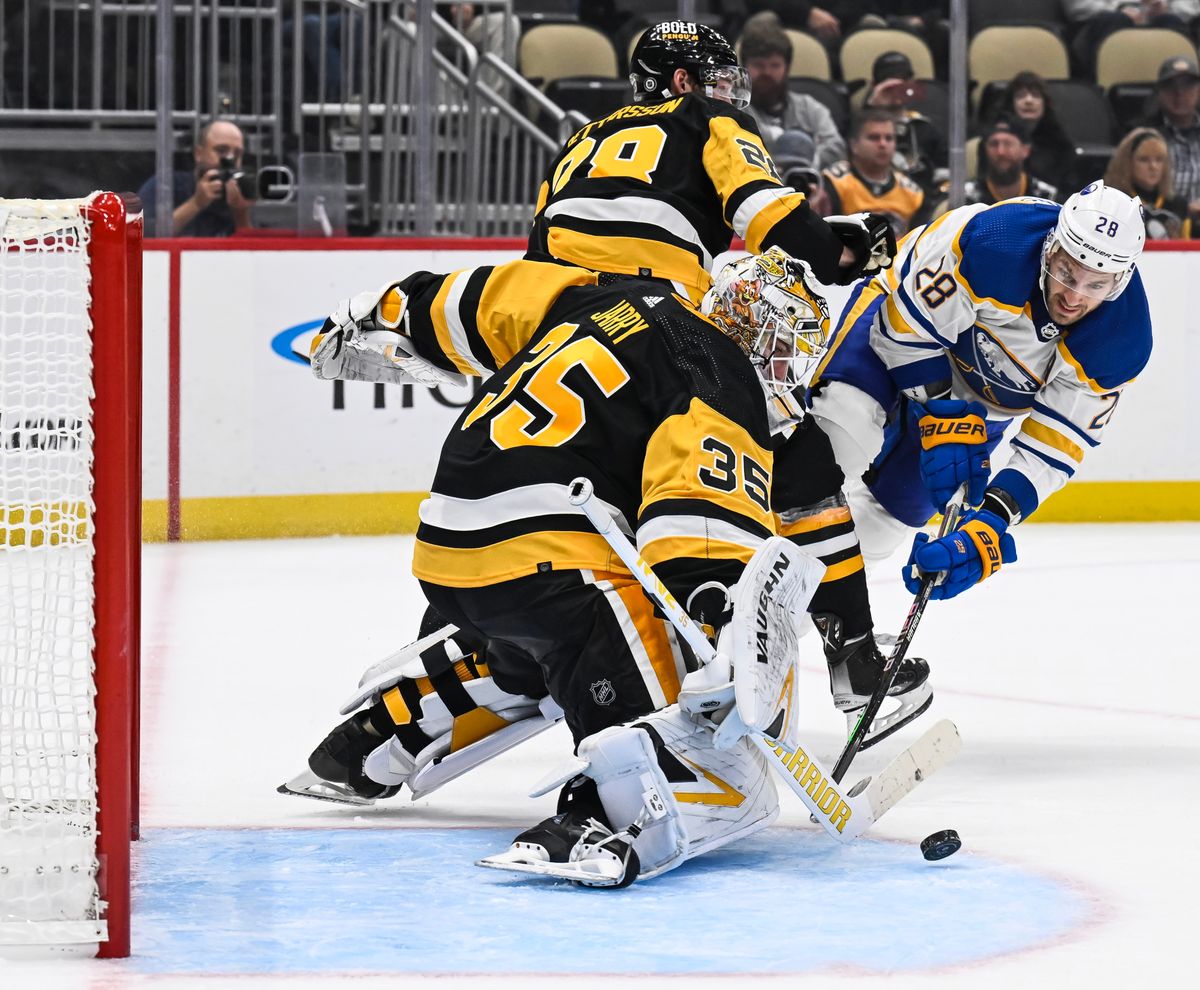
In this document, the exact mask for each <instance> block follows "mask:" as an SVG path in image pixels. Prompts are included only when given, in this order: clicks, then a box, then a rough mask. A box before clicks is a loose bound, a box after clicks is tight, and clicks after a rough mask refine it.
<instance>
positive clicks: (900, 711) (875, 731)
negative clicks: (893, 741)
mask: <svg viewBox="0 0 1200 990" xmlns="http://www.w3.org/2000/svg"><path fill="white" fill-rule="evenodd" d="M932 704H933V690H932V689H930V691H929V693H928V695H926V697H925V700H924V701H921V702H919V703H917V704H916V706H915V707H913V706H912V705H907V706H905V705H902V706H901V707H899V708H897V709H896V710H895V711H894V712H892V713H891V714H890V715H886V716H884V717H883V718H879V717H876V719H875V721H874V722H872V723H871V728H870V729H869V730H867V734H866V736H865V737H864V739H863V741H862V745H860V746H859V747H858V748H859V751H860V752H861V751H862V750H864V749H870V748H871V747H872V746H874V745H875V744H876V743H881V742H883V741H884V740H885V739H886V738H887V737H888V736H890V735H892V734H893V733H896V732H899V731H900V730H901V729H903V728H904V727H905V726H906V725H908V724H909V723H910V722H915V721H916V720H917V719H918V718H920V717H921V716H922V715H924V714H925V713H926V712H927V711H929V706H930V705H932ZM857 718H858V716H857V714H856V713H848V714H847V716H846V723H847V725H848V727H849V730H850V731H851V732H853V731H854V722H855V721H856V720H857Z"/></svg>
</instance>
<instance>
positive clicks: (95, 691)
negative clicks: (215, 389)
mask: <svg viewBox="0 0 1200 990" xmlns="http://www.w3.org/2000/svg"><path fill="white" fill-rule="evenodd" d="M141 241H142V218H141V206H140V204H139V203H138V201H137V199H136V198H135V197H129V196H121V195H118V194H115V193H94V194H92V195H91V196H89V197H87V198H85V199H81V200H53V201H47V200H0V958H3V957H4V956H5V955H18V954H26V953H27V952H30V951H33V952H45V951H50V952H54V953H64V954H88V953H92V952H96V953H97V954H99V955H101V956H127V955H128V954H129V927H130V926H129V887H130V878H129V859H130V857H129V851H130V841H131V839H132V838H135V837H136V831H137V785H138V774H137V721H138V704H137V698H138V660H139V626H140V600H141V573H140V562H141V277H142V274H141V273H142V265H141V246H142V245H141Z"/></svg>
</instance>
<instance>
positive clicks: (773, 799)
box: [479, 705, 779, 887]
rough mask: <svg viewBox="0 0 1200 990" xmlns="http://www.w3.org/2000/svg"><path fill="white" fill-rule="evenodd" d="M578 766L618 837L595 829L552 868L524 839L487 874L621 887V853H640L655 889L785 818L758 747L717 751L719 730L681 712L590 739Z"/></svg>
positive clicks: (489, 862)
mask: <svg viewBox="0 0 1200 990" xmlns="http://www.w3.org/2000/svg"><path fill="white" fill-rule="evenodd" d="M580 764H582V765H583V766H584V770H583V772H584V773H585V774H586V775H587V776H588V777H591V778H592V779H593V780H594V781H595V782H596V790H597V793H598V795H599V797H600V801H601V804H602V805H603V808H604V817H605V818H607V819H608V822H609V824H610V825H611V826H612V829H611V830H609V829H608V828H607V827H605V826H603V825H601V824H600V823H598V822H596V821H594V820H589V823H588V827H587V829H586V831H585V832H584V834H583V835H581V836H580V837H579V838H578V840H577V841H576V844H575V845H574V847H572V849H571V851H570V855H569V856H567V857H562V856H559V857H558V858H557V859H554V860H552V859H551V858H550V856H548V855H547V850H546V849H545V847H543V846H541V845H539V844H538V843H536V842H522V841H520V839H518V840H517V841H516V842H514V843H513V845H512V846H511V847H510V848H509V849H507V850H506V851H505V852H502V853H499V854H497V855H495V856H488V857H487V858H485V859H482V860H480V861H479V865H480V866H486V867H490V868H492V869H499V870H512V871H514V872H518V873H534V874H538V875H541V876H549V877H555V878H559V879H566V880H572V881H574V882H576V883H580V884H583V885H585V886H589V887H612V886H624V885H625V884H627V883H630V882H632V879H633V878H629V877H627V876H626V875H625V867H626V865H628V863H629V862H631V861H632V860H626V859H624V858H623V857H622V856H621V855H620V849H621V847H622V845H623V844H629V845H631V846H632V847H633V850H634V852H635V853H636V861H637V862H638V864H639V872H638V874H637V877H636V879H638V880H649V879H651V878H653V877H656V876H659V875H660V874H662V873H666V872H667V871H668V870H671V869H674V868H675V867H677V866H679V865H680V864H681V863H684V862H686V861H687V860H689V859H692V858H693V857H695V856H699V855H700V854H701V853H705V852H709V851H710V850H713V849H719V848H720V847H722V846H725V845H728V844H729V843H731V842H734V841H735V840H737V839H740V838H743V837H745V836H747V835H751V834H753V833H754V832H757V831H759V830H760V829H764V828H766V827H767V826H768V825H770V824H771V822H773V821H774V820H775V817H776V816H777V815H778V813H779V798H778V796H777V794H776V792H775V785H774V782H773V781H772V779H771V777H770V775H769V774H768V773H767V764H766V761H765V760H764V758H763V757H762V756H761V755H760V754H759V753H758V752H757V751H756V750H755V749H754V747H753V746H752V745H750V744H749V743H748V742H747V741H745V740H741V741H739V742H738V743H737V744H736V745H735V746H734V747H733V748H731V749H729V750H724V751H722V750H717V749H715V748H714V747H713V745H712V730H711V729H710V728H708V727H705V726H701V725H699V724H697V723H696V722H695V721H694V720H692V719H691V718H689V717H688V716H687V715H686V714H685V713H683V712H682V711H680V709H679V708H678V706H676V705H672V706H671V707H669V708H665V709H663V710H662V711H658V712H655V713H654V714H652V715H647V716H645V717H644V718H640V719H637V720H636V721H635V722H631V723H629V724H627V725H619V726H614V727H613V728H610V729H604V730H602V731H601V732H597V733H595V734H594V735H591V736H588V737H587V738H586V739H584V740H583V742H581V743H580V744H579V760H578V761H577V763H576V766H578V765H580ZM568 810H570V809H569V808H568ZM522 834H523V835H528V833H522Z"/></svg>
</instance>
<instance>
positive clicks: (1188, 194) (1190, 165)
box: [1144, 56, 1200, 213]
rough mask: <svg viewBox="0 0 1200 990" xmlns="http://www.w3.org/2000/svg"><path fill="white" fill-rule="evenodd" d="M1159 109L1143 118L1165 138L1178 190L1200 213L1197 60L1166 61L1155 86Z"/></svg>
mask: <svg viewBox="0 0 1200 990" xmlns="http://www.w3.org/2000/svg"><path fill="white" fill-rule="evenodd" d="M1155 95H1156V96H1157V99H1158V109H1157V110H1155V112H1154V113H1153V114H1151V116H1150V117H1149V119H1147V120H1146V121H1144V123H1145V125H1146V126H1147V127H1153V128H1155V129H1156V130H1157V131H1159V133H1161V134H1162V136H1163V137H1164V138H1165V139H1166V142H1167V151H1168V152H1169V153H1170V156H1171V173H1172V175H1174V177H1175V191H1176V192H1177V193H1178V194H1179V195H1180V196H1182V197H1183V198H1184V199H1186V200H1187V201H1188V204H1189V206H1188V208H1189V210H1190V212H1191V213H1200V113H1198V112H1197V106H1198V105H1200V71H1197V68H1196V61H1195V59H1191V58H1187V57H1182V56H1176V57H1175V58H1169V59H1167V60H1166V61H1165V62H1163V64H1162V66H1161V67H1160V68H1159V70H1158V85H1157V86H1156V88H1155Z"/></svg>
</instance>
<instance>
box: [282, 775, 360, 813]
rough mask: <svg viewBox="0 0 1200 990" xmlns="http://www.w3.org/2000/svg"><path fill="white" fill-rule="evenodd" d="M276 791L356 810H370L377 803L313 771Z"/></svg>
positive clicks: (296, 777) (299, 776) (286, 783)
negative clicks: (352, 807)
mask: <svg viewBox="0 0 1200 990" xmlns="http://www.w3.org/2000/svg"><path fill="white" fill-rule="evenodd" d="M275 791H276V793H277V794H293V795H295V796H296V797H306V798H312V799H313V800H314V801H331V802H333V803H334V804H348V805H352V806H354V807H356V808H369V807H370V806H371V805H373V804H374V803H375V798H365V797H361V796H360V795H358V794H355V793H354V792H353V791H352V790H350V788H348V787H346V786H344V785H342V784H331V783H330V782H329V781H328V780H323V779H322V778H320V777H318V776H317V775H316V774H315V773H313V772H312V771H311V770H305V771H304V773H301V774H297V775H296V776H295V777H293V778H292V779H291V780H289V781H286V782H285V783H282V784H280V785H279V786H278V787H276V788H275Z"/></svg>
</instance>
